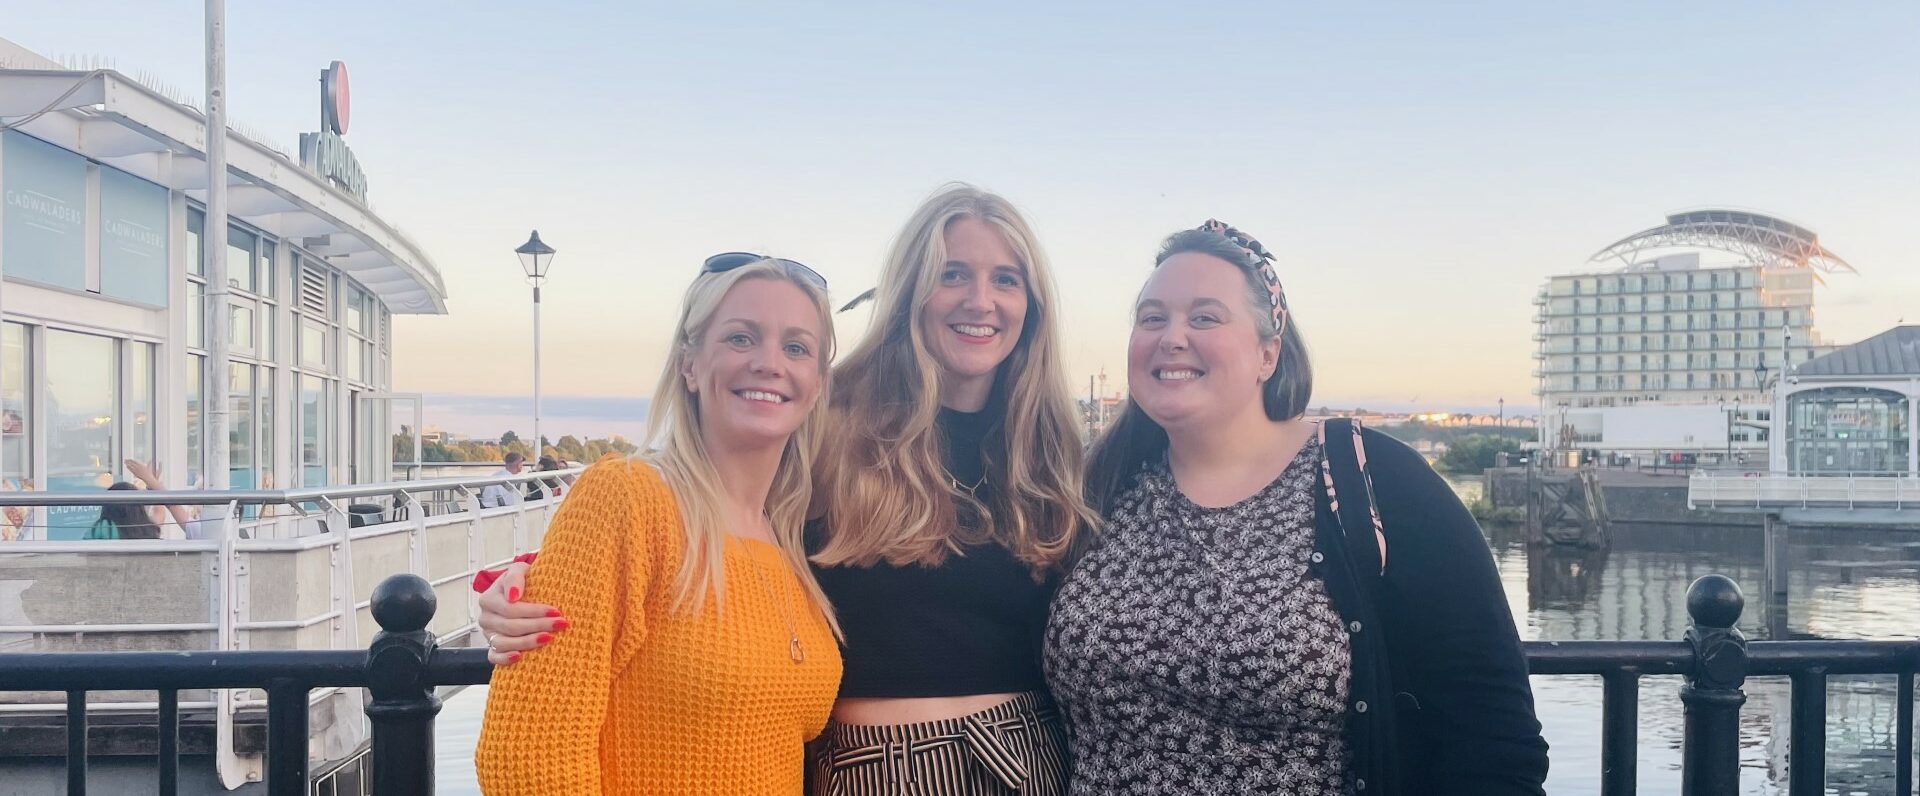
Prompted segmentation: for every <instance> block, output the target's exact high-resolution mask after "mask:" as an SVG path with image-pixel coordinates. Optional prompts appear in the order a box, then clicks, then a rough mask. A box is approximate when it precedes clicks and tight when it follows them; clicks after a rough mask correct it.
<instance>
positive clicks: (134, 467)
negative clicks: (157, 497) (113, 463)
mask: <svg viewBox="0 0 1920 796" xmlns="http://www.w3.org/2000/svg"><path fill="white" fill-rule="evenodd" d="M126 464H127V473H128V474H129V475H132V476H133V478H134V480H136V481H139V482H140V488H141V489H146V490H151V491H155V492H157V491H160V490H161V489H164V488H165V487H166V485H165V484H163V483H162V482H161V481H160V468H157V467H154V466H153V465H151V464H147V463H145V462H139V461H134V460H133V459H128V460H127V462H126Z"/></svg>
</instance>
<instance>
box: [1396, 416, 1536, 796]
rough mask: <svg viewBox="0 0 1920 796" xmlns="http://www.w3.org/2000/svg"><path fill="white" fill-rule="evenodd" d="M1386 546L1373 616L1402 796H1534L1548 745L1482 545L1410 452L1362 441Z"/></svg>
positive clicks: (1456, 502) (1463, 512) (1469, 520)
mask: <svg viewBox="0 0 1920 796" xmlns="http://www.w3.org/2000/svg"><path fill="white" fill-rule="evenodd" d="M1365 439H1366V449H1367V464H1368V469H1369V471H1370V472H1371V473H1372V476H1373V485H1374V495H1375V501H1376V503H1377V504H1378V506H1379V509H1380V521H1381V524H1382V525H1383V526H1384V527H1385V533H1386V537H1387V570H1386V574H1385V576H1384V577H1383V579H1382V581H1381V583H1380V587H1381V588H1380V590H1379V596H1378V601H1379V603H1378V607H1379V610H1380V613H1381V617H1382V619H1383V620H1384V621H1385V622H1386V625H1387V628H1386V630H1387V646H1388V651H1389V655H1390V656H1391V658H1392V664H1393V669H1394V671H1395V674H1396V682H1395V688H1396V690H1398V691H1402V692H1406V693H1409V694H1411V695H1412V697H1413V700H1414V701H1415V702H1417V704H1418V707H1417V709H1416V708H1415V707H1414V704H1412V703H1409V702H1407V701H1406V700H1405V699H1404V698H1402V699H1401V700H1398V702H1399V704H1400V705H1401V710H1400V711H1398V713H1399V718H1398V721H1399V723H1400V727H1401V730H1402V737H1403V738H1404V739H1405V740H1406V741H1407V742H1408V744H1409V745H1413V746H1415V747H1416V748H1415V749H1406V750H1405V751H1407V752H1413V753H1415V754H1416V755H1417V756H1418V762H1417V763H1416V764H1415V765H1413V766H1410V767H1407V768H1406V769H1403V770H1404V771H1406V774H1407V781H1406V786H1407V788H1408V792H1409V793H1424V794H1460V796H1466V794H1473V795H1474V796H1506V795H1509V794H1511V795H1512V796H1519V795H1520V794H1542V793H1544V790H1543V787H1544V782H1545V780H1546V776H1547V742H1546V740H1545V739H1544V738H1542V737H1541V736H1540V722H1539V720H1538V719H1537V718H1536V717H1535V715H1534V710H1533V690H1532V688H1531V686H1530V685H1529V683H1528V680H1527V662H1526V657H1525V655H1524V654H1523V653H1522V651H1521V648H1520V638H1519V634H1518V633H1517V632H1516V631H1515V630H1514V624H1513V612H1512V609H1511V608H1509V607H1508V604H1507V599H1506V595H1505V592H1504V591H1503V590H1502V589H1501V585H1500V576H1499V572H1498V571H1497V570H1496V569H1495V568H1494V563H1493V556H1492V555H1491V554H1490V552H1489V551H1488V549H1487V543H1486V540H1485V537H1483V536H1482V535H1481V533H1480V527H1479V525H1478V524H1477V523H1475V522H1474V520H1473V515H1471V514H1469V513H1468V512H1467V508H1466V506H1465V505H1463V504H1462V503H1461V502H1460V498H1459V496H1457V495H1455V494H1454V492H1453V489H1452V488H1451V487H1450V486H1449V485H1448V484H1447V482H1446V481H1445V480H1444V479H1442V478H1441V477H1440V475H1439V474H1438V473H1435V472H1434V471H1433V468H1431V467H1429V466H1427V462H1426V460H1425V459H1423V458H1421V456H1420V454H1418V453H1416V452H1414V450H1413V449H1412V448H1409V447H1407V446H1406V445H1405V444H1403V443H1401V442H1399V441H1398V440H1395V439H1393V438H1392V437H1389V436H1387V435H1385V434H1381V433H1378V432H1374V431H1372V430H1368V431H1367V432H1366V433H1365Z"/></svg>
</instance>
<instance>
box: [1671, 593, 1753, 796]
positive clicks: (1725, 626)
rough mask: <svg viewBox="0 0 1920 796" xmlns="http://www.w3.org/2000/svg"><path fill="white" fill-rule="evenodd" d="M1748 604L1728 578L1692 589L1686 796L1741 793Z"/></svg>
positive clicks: (1685, 689) (1684, 698)
mask: <svg viewBox="0 0 1920 796" xmlns="http://www.w3.org/2000/svg"><path fill="white" fill-rule="evenodd" d="M1745 604H1746V601H1745V599H1744V598H1742V597H1741V596H1740V586H1739V585H1738V584H1735V583H1734V582H1733V581H1732V580H1729V579H1728V578H1727V577H1726V576H1724V575H1707V576H1705V577H1702V578H1700V579H1699V580H1696V581H1694V582H1693V585H1692V586H1689V587H1688V588H1687V615H1688V617H1690V618H1691V619H1692V625H1690V626H1689V627H1688V628H1687V644H1688V645H1689V646H1691V647H1692V648H1693V667H1692V671H1690V672H1688V673H1687V682H1686V685H1683V686H1681V687H1680V701H1681V702H1682V703H1683V704H1684V705H1685V708H1686V730H1685V736H1684V741H1683V742H1682V743H1683V749H1684V751H1683V753H1682V754H1683V758H1682V763H1681V769H1680V792H1681V793H1682V794H1683V795H1684V796H1734V794H1735V793H1737V792H1739V788H1740V706H1741V705H1742V704H1744V703H1745V702H1746V701H1747V695H1746V693H1745V692H1743V691H1741V690H1740V687H1741V686H1742V685H1743V684H1745V683H1746V679H1747V639H1746V636H1743V635H1741V634H1740V630H1739V629H1738V628H1736V627H1734V624H1735V623H1737V622H1739V621H1740V610H1741V609H1742V608H1743V607H1745Z"/></svg>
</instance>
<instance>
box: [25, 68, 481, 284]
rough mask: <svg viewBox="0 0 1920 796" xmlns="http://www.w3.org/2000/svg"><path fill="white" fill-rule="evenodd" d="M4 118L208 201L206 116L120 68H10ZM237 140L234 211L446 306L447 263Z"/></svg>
mask: <svg viewBox="0 0 1920 796" xmlns="http://www.w3.org/2000/svg"><path fill="white" fill-rule="evenodd" d="M34 114H39V115H38V116H33V115H34ZM0 116H4V117H23V118H28V119H29V120H28V121H26V122H16V123H15V126H16V127H18V129H20V130H21V131H22V132H25V133H27V134H29V135H32V136H34V137H35V138H38V139H40V140H42V141H46V142H48V143H51V144H54V145H55V146H59V147H63V148H65V149H67V150H69V151H72V152H76V153H79V154H80V155H82V156H85V157H87V158H89V159H91V160H95V161H99V162H101V163H105V164H108V165H110V166H113V167H114V168H116V169H119V170H121V171H124V172H126V173H128V174H132V175H134V176H136V177H140V178H142V179H145V180H149V181H152V182H155V183H158V184H160V185H161V186H162V187H165V188H168V189H171V190H176V191H181V192H183V193H185V194H186V195H188V196H191V197H193V198H194V199H196V200H200V201H203V202H204V201H205V199H206V195H207V190H206V189H207V180H208V174H207V164H206V142H207V140H208V137H209V130H208V129H207V123H206V118H205V117H204V116H203V115H202V114H201V113H200V112H199V111H198V110H195V109H193V108H190V107H187V106H186V105H183V104H181V103H179V102H176V101H174V100H173V99H171V98H169V97H167V96H166V95H164V94H162V93H161V92H159V91H156V90H154V89H152V88H150V87H148V86H146V85H144V84H142V83H140V82H139V81H136V80H133V79H132V78H129V77H127V76H126V75H123V74H121V73H119V72H115V71H113V70H110V69H97V70H93V71H87V72H81V71H73V70H64V69H59V70H50V69H8V68H4V67H0ZM227 142H228V143H227V212H228V214H229V215H230V216H231V217H233V218H239V219H242V220H244V221H246V222H247V223H249V224H252V225H254V226H256V227H259V228H260V229H262V230H265V231H267V232H269V233H272V234H274V235H278V236H281V237H283V238H292V239H299V241H300V242H301V244H302V245H303V246H304V247H305V248H306V249H307V250H308V251H310V252H312V253H313V254H316V255H319V256H320V257H323V258H325V259H326V261H327V262H328V263H329V264H331V265H332V266H333V267H335V268H338V269H340V270H341V271H343V272H345V273H347V274H349V275H351V276H352V277H353V278H354V279H355V280H357V281H358V282H360V284H361V285H363V286H365V287H366V288H367V289H368V290H370V291H372V292H373V293H374V295H376V296H378V297H379V298H380V301H381V303H383V304H385V305H386V306H387V308H388V309H389V310H391V311H393V312H394V313H397V314H435V315H437V314H444V313H445V312H446V311H447V289H446V286H445V285H444V284H443V283H442V282H441V279H440V270H439V269H438V268H436V267H435V266H434V264H433V260H432V259H430V258H428V257H427V253H426V251H425V250H424V249H422V248H421V247H420V246H419V244H417V243H415V242H414V241H413V240H412V239H410V238H408V237H407V236H406V235H405V234H403V233H402V232H401V231H400V230H399V229H398V228H396V227H395V226H394V225H393V224H392V223H391V222H389V221H387V220H386V219H383V218H381V217H380V216H378V215H376V214H375V213H374V212H373V210H372V209H370V208H368V207H367V206H366V205H365V204H364V203H362V202H361V201H360V200H358V199H356V198H354V197H353V196H352V195H350V194H347V193H346V192H344V191H341V190H340V189H339V188H338V187H337V186H335V185H333V184H332V183H330V182H329V181H327V180H326V179H323V178H321V177H320V176H318V175H316V174H314V173H313V172H311V171H308V170H306V169H305V168H302V167H301V166H300V164H298V163H296V162H294V161H293V160H292V159H290V158H288V157H287V156H286V155H285V154H283V153H281V152H279V151H276V150H274V149H273V148H271V147H268V146H265V145H263V144H260V143H258V142H256V141H253V140H251V139H249V138H247V137H246V136H245V135H242V134H240V133H238V132H234V131H232V130H231V129H230V130H229V131H228V132H227Z"/></svg>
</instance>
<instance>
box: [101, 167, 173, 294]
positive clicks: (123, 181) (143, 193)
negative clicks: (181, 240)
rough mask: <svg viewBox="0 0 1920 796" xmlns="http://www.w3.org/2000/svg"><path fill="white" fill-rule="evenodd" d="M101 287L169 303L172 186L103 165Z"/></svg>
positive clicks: (117, 292)
mask: <svg viewBox="0 0 1920 796" xmlns="http://www.w3.org/2000/svg"><path fill="white" fill-rule="evenodd" d="M100 293H101V294H102V295H107V296H112V297H114V298H121V299H126V300H128V301H136V302H139V303H141V304H148V305H151V306H155V307H164V306H166V305H167V189H165V188H162V187H160V186H158V185H155V184H153V183H150V182H147V181H146V180H143V179H140V178H138V177H135V176H132V175H130V174H127V173H125V172H122V171H120V170H118V169H110V168H102V169H101V170H100Z"/></svg>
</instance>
